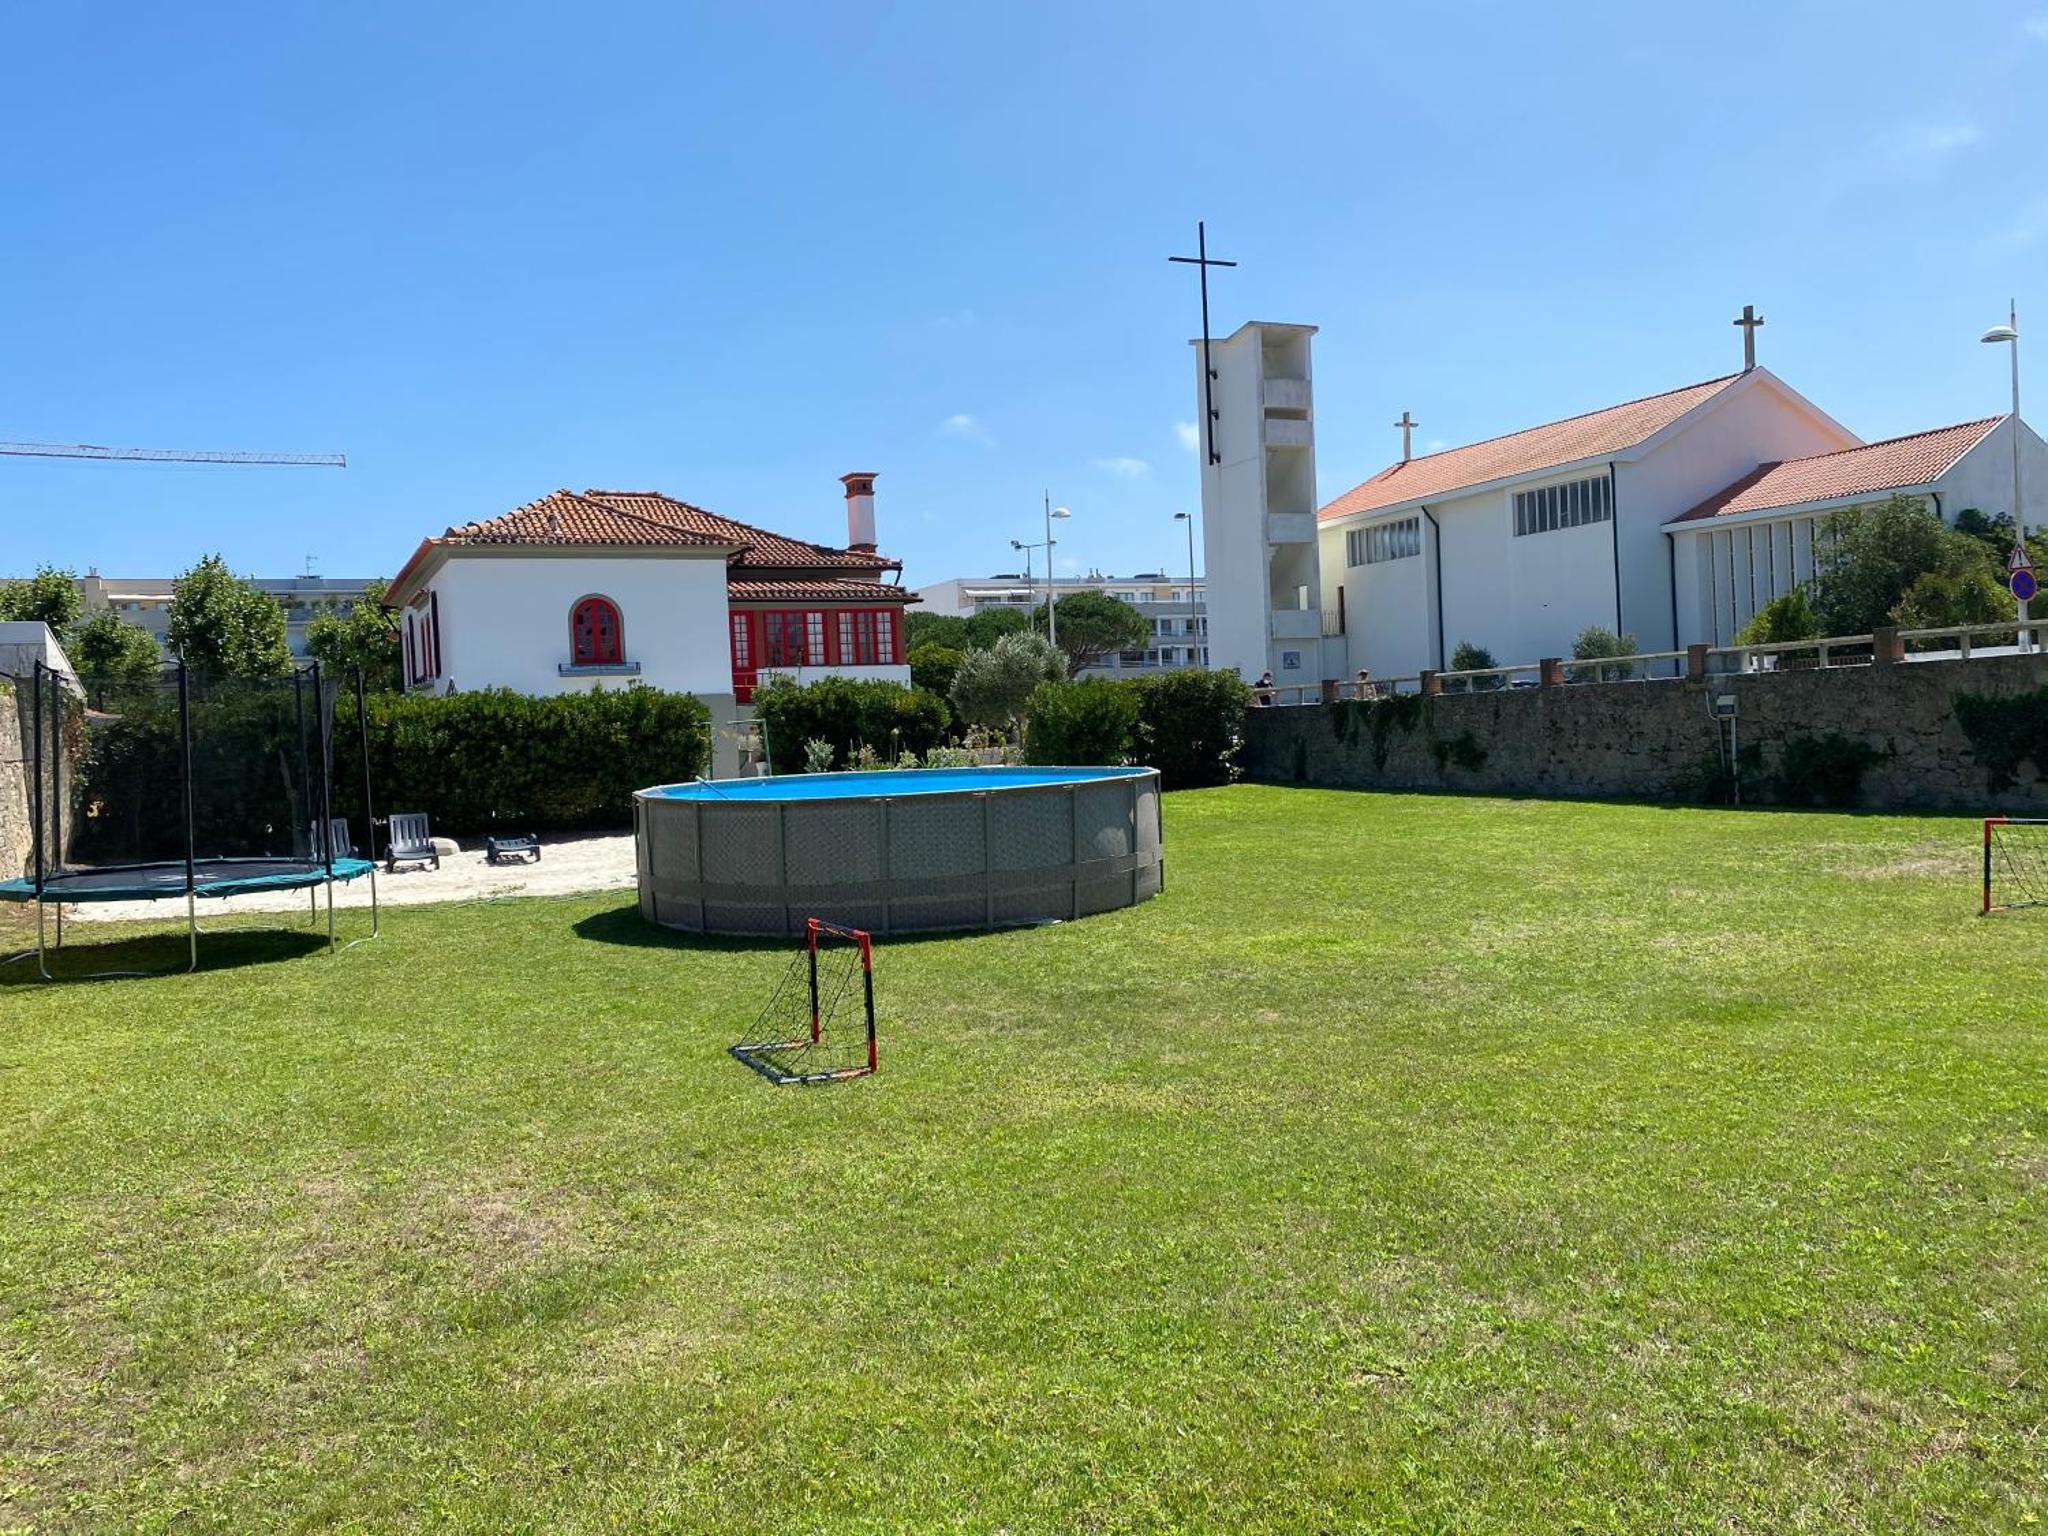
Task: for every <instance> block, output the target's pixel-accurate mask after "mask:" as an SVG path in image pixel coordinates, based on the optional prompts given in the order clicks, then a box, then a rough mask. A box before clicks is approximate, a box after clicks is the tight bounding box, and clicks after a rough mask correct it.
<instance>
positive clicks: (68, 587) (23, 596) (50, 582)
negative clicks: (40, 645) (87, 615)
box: [0, 565, 85, 644]
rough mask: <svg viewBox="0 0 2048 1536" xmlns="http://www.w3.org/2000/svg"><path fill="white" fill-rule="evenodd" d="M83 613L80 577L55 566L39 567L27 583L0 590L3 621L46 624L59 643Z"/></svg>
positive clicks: (1, 617) (83, 602) (7, 586)
mask: <svg viewBox="0 0 2048 1536" xmlns="http://www.w3.org/2000/svg"><path fill="white" fill-rule="evenodd" d="M84 611H85V599H84V598H82V597H80V596H79V595H78V578H77V577H76V576H74V575H73V574H72V573H71V572H69V571H60V570H58V569H57V568H56V567H55V566H54V565H42V566H38V567H36V573H35V575H33V576H31V577H29V578H28V580H26V581H14V582H9V583H8V584H7V585H6V586H4V587H0V621H6V622H11V623H19V622H24V621H26V622H28V623H42V624H47V625H49V626H50V633H51V634H53V635H55V636H56V637H57V640H58V643H60V644H61V643H63V641H64V639H65V638H66V637H67V636H68V635H69V634H70V633H71V626H72V625H74V624H76V623H77V622H78V616H79V615H80V614H81V613H83V612H84Z"/></svg>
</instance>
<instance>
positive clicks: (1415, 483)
mask: <svg viewBox="0 0 2048 1536" xmlns="http://www.w3.org/2000/svg"><path fill="white" fill-rule="evenodd" d="M1742 377H1743V375H1741V374H1739V373H1731V374H1728V375H1726V376H1725V377H1722V378H1718V379H1708V380H1707V381H1706V382H1705V383H1703V384H1688V385H1686V386H1685V388H1683V389H1674V390H1671V391H1669V392H1668V393H1665V394H1661V395H1651V396H1649V397H1648V398H1646V399H1642V400H1630V401H1627V402H1625V403H1624V404H1621V405H1610V406H1608V407H1607V409H1605V410H1603V411H1589V412H1587V413H1586V414H1585V415H1583V416H1571V417H1567V418H1566V419H1565V420H1563V421H1553V422H1550V423H1549V424H1548V425H1546V426H1541V427H1530V428H1528V429H1527V430H1526V431H1522V432H1510V433H1508V434H1507V436H1505V437H1489V438H1487V439H1486V440H1485V441H1484V442H1479V443H1468V444H1467V445H1466V446H1465V447H1463V448H1451V449H1447V450H1445V451H1444V452H1442V453H1428V454H1424V455H1423V456H1422V457H1421V458H1419V459H1410V460H1408V461H1407V462H1406V463H1404V464H1389V465H1388V466H1387V467H1386V468H1385V469H1383V470H1381V471H1380V472H1379V473H1378V474H1376V475H1374V476H1373V477H1372V478H1371V479H1370V480H1368V481H1366V482H1365V483H1364V484H1363V485H1359V486H1355V487H1353V488H1352V489H1351V490H1349V491H1346V492H1345V493H1344V494H1343V495H1342V496H1339V497H1338V498H1337V499H1336V500H1335V501H1333V502H1331V503H1330V504H1329V505H1328V506H1326V507H1324V508H1323V509H1322V511H1320V512H1319V513H1317V514H1316V515H1317V517H1318V518H1321V519H1323V520H1325V521H1327V520H1329V519H1330V518H1334V517H1351V516H1354V515H1356V514H1358V513H1360V512H1376V511H1378V510H1379V509H1380V508H1382V507H1392V506H1398V505H1400V504H1401V503H1403V502H1409V501H1422V500H1426V499H1428V498H1430V497H1435V496H1446V495H1450V494H1453V493H1455V492H1458V491H1462V490H1465V489H1467V488H1468V487H1471V486H1476V485H1484V484H1486V483H1487V482H1488V481H1491V480H1505V479H1507V478H1509V477H1510V476H1513V475H1527V474H1534V473H1536V472H1537V471H1539V470H1545V469H1551V468H1554V467H1556V466H1557V465H1560V464H1575V463H1577V462H1578V461H1579V460H1581V459H1596V458H1599V457H1601V456H1602V455H1605V454H1612V453H1620V452H1622V451H1623V450H1624V449H1627V448H1633V447H1635V446H1636V444H1638V443H1640V442H1642V441H1643V439H1645V438H1647V437H1649V436H1651V435H1652V434H1653V433H1656V432H1659V431H1661V430H1663V429H1664V428H1665V427H1668V426H1670V425H1671V423H1672V422H1674V421H1676V420H1678V418H1679V417H1681V416H1683V415H1684V414H1685V413H1686V412H1687V411H1689V410H1691V409H1692V408H1693V407H1694V406H1696V405H1700V404H1703V403H1704V402H1706V401H1708V400H1711V399H1712V398H1713V397H1714V396H1715V395H1717V394H1719V393H1720V392H1721V391H1722V390H1724V389H1726V388H1727V387H1728V386H1729V385H1730V384H1733V383H1734V382H1735V381H1736V380H1737V379H1740V378H1742Z"/></svg>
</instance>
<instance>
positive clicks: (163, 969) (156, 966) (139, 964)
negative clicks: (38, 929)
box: [0, 928, 327, 987]
mask: <svg viewBox="0 0 2048 1536" xmlns="http://www.w3.org/2000/svg"><path fill="white" fill-rule="evenodd" d="M27 938H28V940H29V947H28V948H27V949H26V950H25V951H24V952H23V953H21V954H19V955H17V954H16V947H17V946H16V945H12V944H10V945H9V946H8V949H7V954H8V955H9V956H10V957H12V958H10V959H8V960H7V961H6V962H5V963H4V964H0V987H19V986H41V985H43V984H44V981H43V976H42V973H41V972H40V971H39V970H38V969H37V967H36V958H35V951H34V948H33V941H34V930H33V929H31V930H30V931H29V933H28V935H27ZM326 948H327V936H326V934H325V933H311V932H293V931H292V930H289V929H276V928H250V929H229V930H227V931H225V932H220V933H207V932H205V931H204V930H202V931H201V932H200V935H199V969H200V971H202V972H205V971H231V970H239V969H242V968H244V967H246V966H252V965H274V964H276V963H278V962H280V961H286V960H299V959H304V958H305V957H306V956H308V955H312V954H314V953H316V952H318V951H321V950H324V949H326ZM45 953H46V958H47V962H48V965H49V968H50V977H51V979H52V980H55V981H131V980H142V979H146V978H147V977H152V976H179V975H183V974H185V968H186V966H187V965H189V964H190V963H191V955H192V950H191V944H190V941H189V939H188V938H187V936H186V935H185V934H184V933H183V932H182V931H180V932H170V933H149V934H137V935H131V936H130V937H127V938H120V939H108V940H105V941H102V942H98V943H86V944H79V943H76V942H72V941H70V940H69V938H68V936H67V941H66V943H65V944H64V947H63V948H62V949H56V948H52V949H49V950H47V951H46V952H45ZM105 972H116V973H120V972H133V973H136V974H133V975H121V974H115V975H106V974H102V973H105Z"/></svg>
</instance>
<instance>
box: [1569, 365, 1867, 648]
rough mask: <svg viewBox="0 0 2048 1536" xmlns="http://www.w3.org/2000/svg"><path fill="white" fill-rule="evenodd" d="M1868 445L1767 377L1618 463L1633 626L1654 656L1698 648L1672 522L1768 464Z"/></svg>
mask: <svg viewBox="0 0 2048 1536" xmlns="http://www.w3.org/2000/svg"><path fill="white" fill-rule="evenodd" d="M1859 441H1860V439H1858V438H1856V437H1855V436H1853V435H1852V434H1850V433H1848V432H1846V431H1844V430H1843V429H1842V428H1840V427H1839V426H1837V425H1835V424H1834V423H1832V422H1830V421H1829V420H1828V419H1827V418H1826V417H1825V416H1823V415H1821V414H1820V413H1819V412H1818V411H1816V410H1814V409H1813V408H1812V407H1811V406H1810V405H1808V404H1807V403H1806V402H1805V401H1803V400H1801V399H1800V398H1799V397H1798V396H1796V395H1794V394H1793V393H1792V392H1791V391H1790V390H1788V389H1786V388H1785V387H1784V386H1782V385H1781V384H1779V382H1778V381H1777V380H1776V379H1775V378H1774V377H1772V376H1770V375H1767V374H1759V375H1758V376H1757V377H1756V378H1755V379H1753V380H1746V381H1744V382H1743V383H1741V384H1738V385H1736V386H1735V387H1733V388H1731V389H1729V390H1728V391H1726V392H1725V393H1724V394H1723V395H1721V396H1718V397H1716V398H1715V399H1714V400H1713V401H1711V402H1709V403H1708V404H1707V406H1706V407H1704V408H1703V409H1702V410H1700V411H1699V412H1698V413H1697V415H1696V416H1694V417H1693V418H1692V419H1690V420H1688V421H1686V423H1685V424H1684V429H1683V430H1682V431H1679V432H1675V433H1673V434H1672V435H1671V436H1670V437H1669V438H1668V439H1665V440H1664V441H1662V442H1661V443H1658V444H1656V445H1655V446H1654V447H1652V448H1651V449H1650V451H1649V452H1647V453H1645V454H1644V455H1643V456H1642V457H1641V458H1639V459H1636V460H1634V461H1632V462H1624V463H1620V464H1617V465H1616V466H1615V471H1614V478H1615V487H1614V488H1615V518H1616V523H1617V528H1616V533H1617V538H1616V540H1615V543H1616V546H1617V548H1618V551H1619V554H1620V569H1621V613H1622V627H1623V629H1624V630H1625V631H1626V632H1627V633H1629V634H1632V635H1634V636H1635V637H1636V643H1637V644H1638V645H1639V646H1640V647H1641V648H1642V649H1643V650H1646V651H1667V650H1676V649H1677V648H1678V647H1679V646H1681V645H1689V644H1691V643H1692V639H1689V638H1687V637H1686V636H1685V635H1684V634H1682V633H1675V632H1674V629H1673V618H1674V614H1673V611H1672V606H1671V591H1672V576H1673V572H1672V567H1671V549H1670V546H1669V543H1668V541H1667V540H1666V538H1665V536H1664V529H1665V525H1666V524H1668V523H1669V522H1670V521H1671V519H1673V518H1674V517H1677V516H1679V515H1680V514H1681V513H1684V512H1689V511H1691V510H1692V509H1693V508H1694V507H1696V506H1698V505H1699V504H1700V503H1701V502H1703V501H1705V500H1706V499H1707V498H1708V497H1709V496H1711V495H1713V494H1714V492H1716V491H1718V490H1721V489H1723V488H1724V487H1726V486H1728V485H1731V484H1733V483H1734V482H1735V481H1737V480H1740V479H1741V478H1742V477H1743V476H1744V475H1746V474H1748V473H1749V472H1750V471H1751V470H1753V469H1755V468H1756V467H1757V466H1758V465H1759V464H1768V463H1772V462H1774V461H1776V460H1779V459H1803V458H1806V457H1808V456H1809V455H1811V454H1816V453H1832V452H1834V451H1835V450H1836V449H1838V448H1853V447H1855V446H1856V445H1857V443H1858V442H1859ZM1606 622H1608V623H1610V624H1611V623H1612V622H1613V620H1612V619H1609V620H1607V621H1606ZM1693 638H1698V637H1693Z"/></svg>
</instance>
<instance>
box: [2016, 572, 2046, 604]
mask: <svg viewBox="0 0 2048 1536" xmlns="http://www.w3.org/2000/svg"><path fill="white" fill-rule="evenodd" d="M2011 585H2012V595H2013V596H2014V597H2016V598H2018V599H2019V600H2020V601H2021V602H2023V603H2030V602H2032V601H2033V600H2034V594H2035V593H2037V592H2039V591H2040V590H2041V587H2040V583H2038V582H2037V581H2035V580H2034V571H2033V567H2031V566H2025V565H2023V566H2021V567H2020V568H2019V569H2018V570H2016V571H2014V572H2013V573H2012V578H2011Z"/></svg>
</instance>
